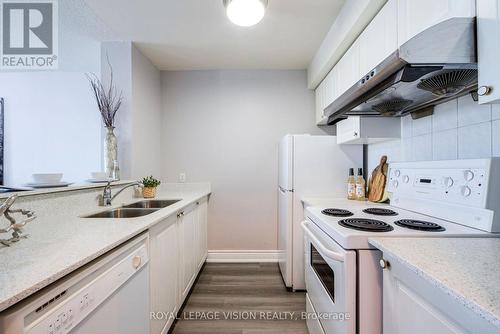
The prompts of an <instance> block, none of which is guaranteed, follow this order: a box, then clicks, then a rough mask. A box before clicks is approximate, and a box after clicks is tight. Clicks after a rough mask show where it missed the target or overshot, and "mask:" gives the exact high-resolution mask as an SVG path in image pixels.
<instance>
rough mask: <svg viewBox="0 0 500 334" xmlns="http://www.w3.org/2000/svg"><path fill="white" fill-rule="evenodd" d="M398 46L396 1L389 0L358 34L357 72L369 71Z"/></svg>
mask: <svg viewBox="0 0 500 334" xmlns="http://www.w3.org/2000/svg"><path fill="white" fill-rule="evenodd" d="M397 48H398V1H397V0H389V1H388V2H387V3H386V4H385V5H384V7H383V8H382V9H381V10H380V12H379V13H378V14H377V15H376V16H375V18H374V19H373V20H372V21H371V22H370V24H369V25H368V26H367V27H366V28H365V30H364V31H363V33H362V34H361V35H360V36H359V74H360V76H359V77H358V79H357V80H359V79H360V78H361V77H362V76H363V75H366V74H368V73H370V71H372V70H373V69H374V68H375V67H376V66H377V65H378V64H380V63H381V62H382V61H383V60H384V59H385V58H387V57H388V56H389V55H390V54H391V53H393V52H394V51H396V50H397Z"/></svg>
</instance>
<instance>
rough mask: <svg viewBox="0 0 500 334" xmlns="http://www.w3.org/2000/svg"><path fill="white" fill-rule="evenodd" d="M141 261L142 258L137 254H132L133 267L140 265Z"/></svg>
mask: <svg viewBox="0 0 500 334" xmlns="http://www.w3.org/2000/svg"><path fill="white" fill-rule="evenodd" d="M141 262H142V259H141V257H140V256H139V255H136V256H134V257H133V258H132V267H134V269H137V268H139V266H140V265H141Z"/></svg>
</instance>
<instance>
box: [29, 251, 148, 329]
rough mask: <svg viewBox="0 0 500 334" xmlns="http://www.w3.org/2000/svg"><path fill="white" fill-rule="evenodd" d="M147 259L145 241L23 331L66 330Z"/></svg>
mask: <svg viewBox="0 0 500 334" xmlns="http://www.w3.org/2000/svg"><path fill="white" fill-rule="evenodd" d="M148 261H149V258H148V253H147V248H146V245H141V246H140V247H139V248H137V249H135V250H134V251H132V252H130V254H128V255H127V256H126V257H124V258H123V259H121V260H120V261H119V262H117V263H116V264H114V265H112V266H111V267H110V268H109V269H107V270H106V271H104V272H103V273H102V274H100V275H98V276H97V277H95V278H93V279H92V280H91V281H90V282H89V283H87V284H85V285H84V286H83V287H82V288H81V289H79V290H78V291H76V292H75V293H73V294H72V295H70V296H68V297H67V299H66V300H65V301H63V302H61V304H60V305H58V306H57V307H56V308H54V309H53V310H51V311H50V312H48V313H47V314H45V315H43V316H42V317H41V318H39V319H37V320H36V321H34V322H33V323H31V324H29V325H28V326H27V327H26V328H25V329H24V332H25V333H28V334H66V333H69V332H70V331H71V330H72V329H73V328H74V327H75V326H77V325H78V324H79V323H80V322H81V321H83V320H84V319H85V318H86V317H87V316H88V315H89V314H90V313H91V312H92V311H93V310H95V309H96V308H97V307H98V306H99V305H100V304H101V303H103V302H104V301H105V300H106V299H107V298H108V297H109V296H111V295H112V294H113V293H114V292H115V291H116V290H118V289H119V288H120V287H121V286H122V285H123V284H124V283H125V282H127V280H128V279H129V278H130V277H132V276H133V275H134V274H135V273H136V272H137V271H139V270H140V269H141V268H142V267H143V266H144V265H146V264H147V263H148Z"/></svg>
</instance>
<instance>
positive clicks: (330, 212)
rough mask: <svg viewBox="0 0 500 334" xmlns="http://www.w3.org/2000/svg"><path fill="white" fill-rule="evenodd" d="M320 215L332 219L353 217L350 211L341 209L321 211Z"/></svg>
mask: <svg viewBox="0 0 500 334" xmlns="http://www.w3.org/2000/svg"><path fill="white" fill-rule="evenodd" d="M321 213H322V214H324V215H327V216H332V217H350V216H352V215H353V213H352V212H351V211H348V210H343V209H332V208H329V209H325V210H323V211H321Z"/></svg>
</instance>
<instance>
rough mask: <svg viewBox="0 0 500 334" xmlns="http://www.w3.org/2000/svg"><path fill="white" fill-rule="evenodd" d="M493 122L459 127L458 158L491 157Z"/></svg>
mask: <svg viewBox="0 0 500 334" xmlns="http://www.w3.org/2000/svg"><path fill="white" fill-rule="evenodd" d="M491 142H492V136H491V122H486V123H481V124H474V125H469V126H464V127H461V128H458V158H459V159H474V158H484V157H491Z"/></svg>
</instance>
